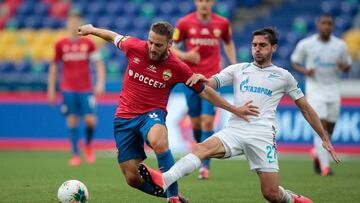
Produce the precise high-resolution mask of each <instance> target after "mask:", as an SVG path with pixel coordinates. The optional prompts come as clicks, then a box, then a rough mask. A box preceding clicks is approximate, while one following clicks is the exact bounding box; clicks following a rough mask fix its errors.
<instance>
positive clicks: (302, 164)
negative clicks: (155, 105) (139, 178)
mask: <svg viewBox="0 0 360 203" xmlns="http://www.w3.org/2000/svg"><path fill="white" fill-rule="evenodd" d="M68 159H69V153H65V152H14V151H0V188H1V189H0V202H1V203H7V202H11V203H17V202H19V203H20V202H21V203H32V202H34V203H38V202H57V199H56V195H57V189H58V187H59V186H60V184H61V183H63V182H64V181H65V180H69V179H78V180H80V181H82V182H83V183H85V185H86V186H87V188H88V190H89V193H90V201H89V202H91V203H102V202H104V203H112V202H122V203H125V202H129V203H132V202H134V203H139V202H140V203H141V202H147V203H151V202H166V200H165V199H160V198H156V197H152V196H149V195H147V194H144V193H142V192H139V191H138V190H135V189H133V188H130V187H129V186H127V185H126V183H125V180H124V178H123V177H122V175H121V173H120V169H119V167H118V164H117V161H116V158H115V157H114V155H113V154H112V153H110V152H102V153H98V159H97V161H96V163H95V164H94V165H87V164H85V163H84V164H82V165H81V166H80V167H77V168H70V167H68V165H67V161H68ZM146 162H147V163H149V164H150V165H151V166H156V163H155V160H154V159H148V160H147V161H146ZM211 167H212V168H211V173H210V179H209V180H207V181H199V180H197V178H196V177H197V173H195V172H194V173H192V174H191V175H189V176H187V177H185V178H183V179H182V180H181V181H180V182H179V184H180V191H181V192H182V194H183V195H184V196H186V197H187V198H189V199H190V202H193V203H205V202H206V203H208V202H216V203H221V202H224V203H225V202H226V203H231V202H244V203H252V202H254V203H255V202H266V201H265V200H264V199H263V198H262V196H261V193H260V187H259V181H258V177H257V175H256V174H255V173H252V172H250V171H249V169H248V164H247V162H246V161H245V160H214V161H213V162H212V166H211ZM280 168H281V173H280V175H281V177H280V179H281V185H282V186H284V187H285V188H287V189H291V190H293V191H296V192H299V193H301V194H304V195H307V196H309V197H311V198H312V199H313V200H314V202H320V203H321V202H326V203H331V202H334V203H335V202H360V193H359V188H360V161H359V158H355V159H351V160H348V161H344V162H343V163H342V164H341V165H339V166H334V170H335V176H333V177H325V178H324V177H320V176H318V175H315V173H314V172H313V169H312V162H311V161H310V158H305V159H296V157H295V158H293V159H288V158H286V159H285V158H284V159H282V158H280Z"/></svg>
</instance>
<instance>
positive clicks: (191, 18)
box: [178, 12, 196, 23]
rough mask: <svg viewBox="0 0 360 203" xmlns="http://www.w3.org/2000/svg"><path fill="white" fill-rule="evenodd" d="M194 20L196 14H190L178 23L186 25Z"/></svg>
mask: <svg viewBox="0 0 360 203" xmlns="http://www.w3.org/2000/svg"><path fill="white" fill-rule="evenodd" d="M192 20H196V13H195V12H192V13H189V14H187V15H185V16H183V17H182V18H180V19H179V21H178V23H186V22H189V21H192Z"/></svg>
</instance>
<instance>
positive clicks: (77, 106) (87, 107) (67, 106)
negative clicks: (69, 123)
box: [61, 92, 96, 116]
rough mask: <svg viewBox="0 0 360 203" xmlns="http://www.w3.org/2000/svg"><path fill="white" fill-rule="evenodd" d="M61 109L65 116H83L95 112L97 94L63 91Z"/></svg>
mask: <svg viewBox="0 0 360 203" xmlns="http://www.w3.org/2000/svg"><path fill="white" fill-rule="evenodd" d="M62 95H63V104H62V105H61V111H62V112H63V113H64V115H65V116H67V115H69V114H72V115H78V116H83V115H86V114H94V113H95V104H96V102H95V96H94V95H93V93H90V92H63V93H62Z"/></svg>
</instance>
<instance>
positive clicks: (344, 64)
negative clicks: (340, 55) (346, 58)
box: [336, 59, 349, 71]
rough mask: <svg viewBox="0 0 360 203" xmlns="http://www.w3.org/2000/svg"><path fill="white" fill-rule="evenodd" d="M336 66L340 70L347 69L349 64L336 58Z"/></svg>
mask: <svg viewBox="0 0 360 203" xmlns="http://www.w3.org/2000/svg"><path fill="white" fill-rule="evenodd" d="M336 64H337V67H338V68H339V69H340V70H341V71H348V70H349V65H347V64H346V63H344V62H343V61H342V60H341V59H338V60H337V61H336Z"/></svg>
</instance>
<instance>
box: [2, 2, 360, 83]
mask: <svg viewBox="0 0 360 203" xmlns="http://www.w3.org/2000/svg"><path fill="white" fill-rule="evenodd" d="M261 3H262V0H238V1H237V0H217V1H216V5H215V7H214V11H215V12H217V13H218V14H220V15H222V16H225V17H227V18H229V19H231V20H232V19H233V17H234V14H235V12H236V9H237V8H239V7H249V8H254V7H256V6H257V5H259V4H261ZM35 4H36V6H34V5H35ZM356 5H357V6H356ZM70 9H77V10H78V11H80V12H81V13H82V14H83V16H84V18H85V22H86V23H92V24H93V25H94V26H98V27H103V28H108V29H111V30H115V31H118V32H120V33H123V34H128V35H133V36H136V37H140V38H146V37H147V31H148V27H149V25H150V24H151V23H152V22H154V21H156V20H166V21H169V22H171V23H172V24H176V22H177V20H178V19H179V18H180V17H182V16H184V15H186V14H187V13H189V12H191V11H194V10H195V6H194V3H193V0H184V1H178V0H168V1H162V0H147V1H145V0H123V1H121V3H119V1H117V0H108V1H105V0H93V1H87V0H72V1H66V0H62V1H60V0H41V1H36V0H26V1H22V0H4V1H1V3H0V33H1V34H0V44H1V46H0V72H1V73H2V74H1V75H0V86H1V87H0V89H4V88H5V89H6V85H5V87H4V86H2V85H3V84H4V81H6V80H5V79H4V78H6V77H7V75H12V76H11V77H10V78H12V79H13V80H18V83H22V80H23V77H22V74H25V75H26V74H27V77H29V78H31V77H32V75H33V74H34V72H36V73H37V75H41V74H43V76H42V78H44V77H45V76H46V74H47V72H46V71H47V67H48V65H49V63H50V61H51V60H52V57H53V53H54V51H53V45H54V43H55V41H56V40H57V39H58V38H60V37H61V36H64V35H65V29H64V28H65V20H66V15H67V13H68V12H69V10H70ZM357 11H358V0H346V1H336V0H312V1H302V2H301V3H300V2H297V1H285V0H284V3H282V4H281V5H280V6H279V7H274V8H272V10H271V12H270V13H269V15H267V16H261V17H257V18H256V19H255V21H254V22H250V23H248V24H247V25H246V26H245V27H243V28H241V29H234V40H235V43H236V45H237V56H238V59H239V61H245V60H246V61H248V60H251V54H250V47H249V46H248V44H249V40H250V38H251V32H252V31H253V30H254V29H256V28H260V27H264V26H275V27H277V29H278V30H279V31H280V49H279V50H278V52H277V53H276V54H275V56H274V60H275V61H277V62H279V64H280V65H282V66H284V67H285V68H288V67H289V57H290V54H291V52H292V50H293V48H294V46H295V44H296V42H297V41H298V40H299V39H301V38H303V37H305V36H306V35H308V33H313V32H315V24H314V19H315V17H316V16H317V15H318V14H319V13H321V12H329V13H331V14H333V15H335V16H336V17H335V25H336V32H335V34H336V35H340V34H342V33H343V32H345V31H346V30H348V29H349V28H350V26H351V19H352V18H353V16H354V15H355V14H356V12H357ZM96 42H97V44H98V45H100V48H101V53H102V54H103V56H104V59H105V60H106V65H107V66H106V67H107V73H108V74H110V75H111V77H108V79H107V84H108V85H111V84H116V85H117V84H118V83H119V78H120V77H121V74H122V73H123V72H124V68H125V67H126V60H125V58H124V56H123V55H122V53H121V52H119V51H118V50H117V49H116V48H115V47H114V46H112V45H106V46H103V47H102V45H103V44H104V42H103V41H101V40H99V39H96ZM39 64H40V65H39ZM225 64H226V63H225ZM43 67H45V68H43ZM4 74H5V75H4ZM117 74H120V76H119V77H116V75H117ZM35 75H36V74H35ZM16 77H18V78H16ZM34 78H36V79H39V77H38V76H34ZM45 78H46V77H45ZM27 81H28V82H27V84H30V83H29V81H30V82H31V81H34V80H32V79H28V80H27ZM43 82H44V84H43V88H45V87H46V80H45V81H43ZM9 89H11V88H9ZM30 89H31V88H30ZM110 89H115V88H110Z"/></svg>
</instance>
